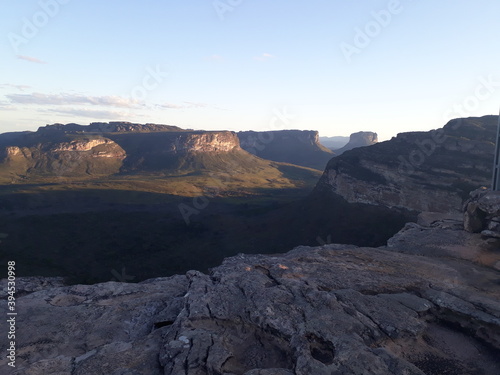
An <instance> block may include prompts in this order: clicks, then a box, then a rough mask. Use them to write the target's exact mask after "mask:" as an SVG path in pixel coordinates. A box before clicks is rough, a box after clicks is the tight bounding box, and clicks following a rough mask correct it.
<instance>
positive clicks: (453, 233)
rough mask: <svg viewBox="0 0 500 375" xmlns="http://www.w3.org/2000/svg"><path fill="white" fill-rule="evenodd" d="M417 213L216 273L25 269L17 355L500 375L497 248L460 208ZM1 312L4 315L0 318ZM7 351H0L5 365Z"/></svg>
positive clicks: (200, 366)
mask: <svg viewBox="0 0 500 375" xmlns="http://www.w3.org/2000/svg"><path fill="white" fill-rule="evenodd" d="M488 199H490V198H488ZM488 199H487V200H488ZM491 199H496V202H497V203H496V205H497V206H498V205H499V204H500V202H499V201H498V196H496V197H495V196H493V197H491ZM491 199H490V200H491ZM499 214H500V212H498V211H497V212H496V213H494V215H496V216H498V215H499ZM496 216H495V217H496ZM419 223H420V224H414V223H412V224H409V225H408V226H407V227H405V228H404V229H403V230H402V231H401V232H400V233H398V234H397V235H396V236H395V237H394V238H393V239H391V240H390V241H389V245H388V246H387V247H385V248H362V247H361V248H360V247H356V246H350V245H335V244H329V245H324V246H321V247H314V248H311V247H298V248H296V249H294V250H292V251H290V252H289V253H286V254H283V255H279V256H263V255H238V256H236V257H232V258H228V259H226V260H225V261H224V262H223V264H222V265H221V266H219V267H217V268H214V269H213V270H211V272H210V273H209V274H203V273H200V272H196V271H190V272H188V273H187V274H186V275H178V276H173V277H170V278H158V279H151V280H147V281H144V282H142V283H139V284H131V283H126V282H108V283H103V284H97V285H74V286H64V285H63V282H62V280H61V279H56V278H53V279H44V278H27V279H19V280H18V281H17V295H16V297H17V300H16V301H17V304H16V306H17V309H19V311H22V312H24V313H23V314H19V315H18V316H17V317H16V324H17V326H18V327H22V329H19V330H18V332H17V333H16V350H17V352H16V354H17V357H16V358H17V359H16V369H17V370H18V371H20V373H26V374H55V373H72V374H75V375H80V374H81V375H83V374H98V373H109V374H111V373H125V372H127V373H134V374H144V375H146V374H147V375H154V374H158V375H160V374H162V375H165V374H166V375H177V374H187V375H202V374H207V373H208V374H211V373H213V374H243V375H259V374H260V375H271V374H273V375H275V374H277V375H311V374H314V375H330V374H338V375H352V374H371V375H387V374H393V375H429V374H445V373H450V374H451V373H453V374H455V373H456V374H483V375H497V374H498V370H499V369H500V363H499V358H500V302H499V301H500V290H499V288H498V275H499V271H498V270H499V269H500V256H499V254H498V251H495V250H494V249H492V248H489V247H488V244H487V243H485V242H484V241H483V240H482V239H481V235H480V234H472V233H469V232H466V231H464V230H463V229H462V228H463V222H462V221H461V219H460V218H453V217H446V216H441V217H438V216H433V217H429V216H421V218H420V220H419ZM121 276H122V277H123V279H124V280H127V279H130V277H131V276H129V275H125V274H124V273H123V272H122V275H121ZM2 282H3V286H4V288H3V293H2V294H1V295H0V298H3V300H2V301H1V302H2V303H3V304H4V305H6V298H7V295H8V294H7V293H6V285H7V280H2ZM7 324H8V323H7V321H6V319H2V320H1V321H0V327H1V329H2V332H7V328H8V327H7ZM7 349H8V343H7V341H6V340H3V341H0V350H2V351H3V352H7ZM7 363H8V358H6V357H5V356H3V358H1V359H0V368H2V369H4V370H2V371H4V372H5V373H7V372H8V371H7V370H8V365H7Z"/></svg>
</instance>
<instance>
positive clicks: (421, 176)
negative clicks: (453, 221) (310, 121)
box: [316, 116, 498, 212]
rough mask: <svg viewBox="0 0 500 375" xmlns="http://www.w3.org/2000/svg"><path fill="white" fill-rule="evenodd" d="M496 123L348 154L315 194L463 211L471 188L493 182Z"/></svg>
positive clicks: (401, 138) (483, 121)
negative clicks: (463, 205)
mask: <svg viewBox="0 0 500 375" xmlns="http://www.w3.org/2000/svg"><path fill="white" fill-rule="evenodd" d="M497 120H498V117H497V116H485V117H481V118H467V119H458V120H453V121H450V123H448V124H447V125H446V126H445V127H444V128H442V129H439V130H434V131H430V132H418V133H417V132H415V133H403V134H398V136H397V137H395V138H393V139H391V140H390V141H387V142H382V143H378V144H376V145H373V146H371V147H364V148H358V149H354V150H351V151H347V152H345V153H344V154H343V155H341V156H339V157H336V158H334V159H332V160H331V161H330V162H329V163H328V165H327V167H326V170H325V172H324V174H323V176H322V178H321V180H320V181H319V183H318V185H317V187H316V190H317V192H320V193H321V194H331V193H333V194H337V195H340V196H342V197H343V198H344V199H346V200H347V201H349V202H353V203H354V202H357V203H367V204H373V205H384V206H387V207H400V208H406V209H410V210H416V211H440V212H458V211H459V210H460V209H461V207H462V202H463V199H464V198H465V197H466V196H467V194H468V192H469V191H470V190H473V189H475V188H478V187H480V186H483V185H485V186H489V184H490V178H491V168H492V164H493V152H494V143H493V142H494V140H495V134H496V126H497Z"/></svg>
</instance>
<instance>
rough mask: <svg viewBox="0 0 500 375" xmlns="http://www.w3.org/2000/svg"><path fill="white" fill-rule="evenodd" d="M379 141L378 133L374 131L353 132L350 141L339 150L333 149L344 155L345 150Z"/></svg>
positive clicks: (337, 153)
mask: <svg viewBox="0 0 500 375" xmlns="http://www.w3.org/2000/svg"><path fill="white" fill-rule="evenodd" d="M377 142H378V135H377V133H374V132H357V133H353V134H351V136H350V137H349V142H348V143H347V144H346V145H345V146H344V147H342V148H339V149H338V150H333V151H334V152H335V154H336V155H342V154H343V153H344V152H346V151H349V150H352V149H354V148H358V147H365V146H371V145H374V144H375V143H377Z"/></svg>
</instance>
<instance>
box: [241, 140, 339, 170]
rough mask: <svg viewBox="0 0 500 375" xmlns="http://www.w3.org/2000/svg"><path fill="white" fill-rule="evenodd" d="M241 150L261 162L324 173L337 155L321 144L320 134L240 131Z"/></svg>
mask: <svg viewBox="0 0 500 375" xmlns="http://www.w3.org/2000/svg"><path fill="white" fill-rule="evenodd" d="M238 138H239V139H240V143H241V147H242V148H243V149H244V150H246V151H248V152H250V153H251V154H254V155H256V156H258V157H260V158H262V159H268V160H273V161H278V162H284V163H290V164H296V165H301V166H303V167H309V168H314V169H319V170H323V169H324V168H325V165H326V163H327V162H328V160H330V159H331V158H332V157H333V156H334V154H333V152H332V151H331V150H329V149H327V148H326V147H324V146H322V145H321V144H320V143H319V134H318V132H317V131H309V130H280V131H269V132H254V131H245V132H238Z"/></svg>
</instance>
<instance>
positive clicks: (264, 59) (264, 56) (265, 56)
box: [253, 53, 274, 61]
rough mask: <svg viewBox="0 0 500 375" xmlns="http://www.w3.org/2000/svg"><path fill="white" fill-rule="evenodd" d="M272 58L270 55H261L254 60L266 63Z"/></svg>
mask: <svg viewBox="0 0 500 375" xmlns="http://www.w3.org/2000/svg"><path fill="white" fill-rule="evenodd" d="M273 58H274V56H273V55H271V54H270V53H263V54H262V55H260V56H254V58H253V59H254V60H257V61H267V60H269V59H273Z"/></svg>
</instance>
